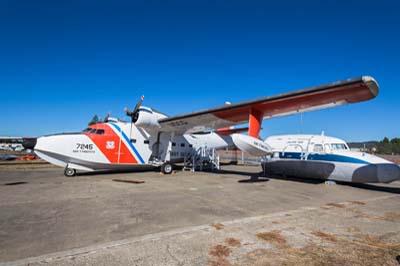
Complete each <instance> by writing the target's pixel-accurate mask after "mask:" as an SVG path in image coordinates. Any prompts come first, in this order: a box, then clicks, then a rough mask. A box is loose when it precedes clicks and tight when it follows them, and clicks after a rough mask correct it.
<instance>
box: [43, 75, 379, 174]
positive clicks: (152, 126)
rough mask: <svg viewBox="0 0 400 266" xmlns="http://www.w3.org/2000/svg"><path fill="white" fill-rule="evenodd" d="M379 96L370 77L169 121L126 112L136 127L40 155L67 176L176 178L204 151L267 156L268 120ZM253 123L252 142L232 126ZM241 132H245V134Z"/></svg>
mask: <svg viewBox="0 0 400 266" xmlns="http://www.w3.org/2000/svg"><path fill="white" fill-rule="evenodd" d="M378 91H379V87H378V84H377V83H376V81H375V80H374V79H373V78H372V77H369V76H363V77H360V78H355V79H348V80H344V81H339V82H334V83H330V84H327V85H322V86H317V87H312V88H309V89H302V90H298V91H294V92H289V93H283V94H279V95H276V96H269V97H264V98H260V99H256V100H251V101H246V102H241V103H237V104H225V105H224V106H221V107H217V108H212V109H208V110H203V111H198V112H193V113H188V114H184V115H178V116H173V117H168V116H167V115H165V114H163V113H161V112H158V111H156V110H155V109H152V108H148V107H144V106H142V102H143V97H142V98H141V99H140V100H139V101H138V103H137V104H136V107H135V108H134V110H133V111H130V110H128V109H126V110H125V111H126V114H127V115H128V116H129V117H130V118H131V121H130V122H123V121H119V120H116V119H112V118H108V119H107V121H106V122H105V123H100V124H96V125H93V126H90V127H88V128H87V129H85V130H83V131H82V132H79V133H62V134H55V135H48V136H43V137H40V138H38V139H37V144H36V146H35V152H36V153H37V155H39V156H40V157H41V158H43V159H44V160H47V161H48V162H50V163H52V164H55V165H58V166H61V167H65V172H64V173H65V175H66V176H73V175H75V174H76V170H77V169H78V170H84V171H94V170H134V169H144V168H150V167H161V170H162V172H164V173H166V174H168V173H171V172H172V164H173V163H175V162H179V161H182V160H183V158H184V157H185V155H186V154H187V153H188V152H193V151H197V150H198V149H200V148H204V147H207V148H215V149H220V148H226V147H229V146H233V145H235V146H236V147H239V148H240V149H244V150H248V149H249V148H250V149H251V150H252V151H253V154H257V155H263V154H266V153H270V152H271V151H272V149H271V147H269V146H268V145H267V144H266V143H264V142H263V141H262V140H260V139H259V132H260V129H261V123H262V120H263V119H269V118H273V117H280V116H286V115H291V114H296V113H299V112H307V111H313V110H319V109H324V108H330V107H335V106H340V105H345V104H351V103H356V102H361V101H366V100H370V99H373V98H375V97H376V96H377V94H378ZM247 122H248V123H249V127H248V136H246V135H242V134H239V133H237V130H234V129H231V128H230V127H231V126H234V125H238V124H243V123H247ZM239 131H241V130H239Z"/></svg>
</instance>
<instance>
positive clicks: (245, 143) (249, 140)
mask: <svg viewBox="0 0 400 266" xmlns="http://www.w3.org/2000/svg"><path fill="white" fill-rule="evenodd" d="M231 137H232V141H233V143H234V144H235V146H236V147H238V148H239V150H241V151H245V152H247V153H249V154H250V155H253V156H264V155H267V154H270V153H271V152H272V148H271V147H270V146H269V145H268V144H266V143H265V142H263V141H262V140H259V139H256V138H253V137H251V136H246V135H242V134H232V135H231Z"/></svg>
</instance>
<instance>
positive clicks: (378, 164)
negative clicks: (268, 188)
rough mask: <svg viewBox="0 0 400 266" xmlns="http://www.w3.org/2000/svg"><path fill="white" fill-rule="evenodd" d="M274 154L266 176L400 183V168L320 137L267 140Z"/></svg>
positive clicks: (274, 137)
mask: <svg viewBox="0 0 400 266" xmlns="http://www.w3.org/2000/svg"><path fill="white" fill-rule="evenodd" d="M265 143H266V145H268V146H269V147H271V149H272V153H271V155H269V156H268V158H267V159H266V160H265V161H264V162H263V163H262V168H263V171H264V174H265V175H267V176H268V175H281V176H282V175H283V176H290V177H297V178H314V179H322V180H332V181H342V182H351V183H390V182H392V181H395V180H400V167H399V166H398V165H396V164H394V163H392V162H390V161H387V160H385V159H383V158H380V157H378V156H374V155H372V154H369V153H365V152H357V151H351V150H350V149H349V146H348V145H347V143H346V142H345V141H344V140H341V139H338V138H333V137H328V136H324V134H323V133H322V134H321V135H280V136H270V137H268V138H267V139H266V140H265Z"/></svg>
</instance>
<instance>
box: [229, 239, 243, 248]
mask: <svg viewBox="0 0 400 266" xmlns="http://www.w3.org/2000/svg"><path fill="white" fill-rule="evenodd" d="M225 243H226V244H227V245H229V246H231V247H235V248H237V247H240V246H241V243H240V240H239V239H236V238H233V237H229V238H227V239H225Z"/></svg>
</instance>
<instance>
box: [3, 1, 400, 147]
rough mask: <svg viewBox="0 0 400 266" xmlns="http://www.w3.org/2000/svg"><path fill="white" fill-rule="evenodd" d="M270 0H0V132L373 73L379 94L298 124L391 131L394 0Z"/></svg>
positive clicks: (395, 89)
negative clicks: (140, 106) (140, 100)
mask: <svg viewBox="0 0 400 266" xmlns="http://www.w3.org/2000/svg"><path fill="white" fill-rule="evenodd" d="M276 2H279V3H268V1H126V2H125V1H71V0H68V1H40V0H39V1H30V0H28V1H18V0H9V1H7V0H3V1H1V2H0V25H1V27H0V88H1V105H0V111H1V114H2V123H1V127H0V135H17V136H39V135H43V134H49V133H55V132H66V131H77V130H80V129H82V128H84V127H85V126H86V124H87V122H88V121H89V120H90V119H91V118H92V116H93V115H94V114H99V115H100V116H103V117H104V115H105V114H106V113H107V112H108V111H110V112H111V114H112V116H116V117H121V118H122V117H124V114H123V108H124V107H125V106H130V107H132V106H133V105H134V104H135V103H136V101H137V99H138V98H139V97H140V95H142V94H144V95H145V102H144V105H146V106H150V107H154V108H156V109H159V110H160V111H163V112H165V113H167V114H170V115H175V114H181V113H186V112H190V111H196V110H199V109H204V108H209V107H215V106H219V105H222V104H223V103H224V102H225V101H231V102H238V101H242V100H248V99H252V98H256V97H261V96H267V95H273V94H276V93H281V92H286V91H290V90H294V89H300V88H304V87H309V86H313V85H318V84H323V83H327V82H332V81H337V80H341V79H346V78H350V77H358V76H361V75H372V76H374V77H375V78H376V79H377V81H378V82H379V84H380V88H381V90H380V94H379V96H378V97H377V98H376V99H374V100H372V101H369V102H364V103H360V104H353V105H348V106H344V107H339V108H334V109H328V110H322V111H317V112H312V113H305V114H304V116H303V132H304V133H320V132H321V131H322V130H324V131H325V133H326V134H327V135H332V136H337V137H341V138H344V139H346V140H349V141H358V140H360V141H361V140H375V139H382V138H383V137H384V136H388V137H389V138H392V137H396V136H397V137H398V136H400V123H399V115H400V89H399V77H400V52H399V51H400V16H399V14H400V2H399V1H342V2H340V1H296V2H295V1H276ZM263 128H264V129H263V131H262V136H263V137H266V136H267V135H273V134H282V133H298V132H300V131H301V128H300V117H299V116H298V115H297V116H290V117H286V118H276V119H271V120H265V121H264V123H263Z"/></svg>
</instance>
